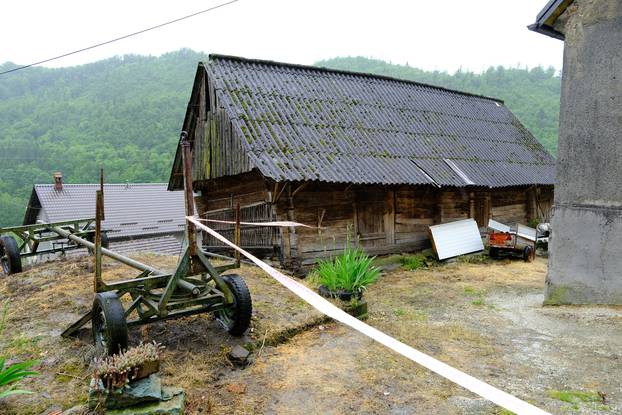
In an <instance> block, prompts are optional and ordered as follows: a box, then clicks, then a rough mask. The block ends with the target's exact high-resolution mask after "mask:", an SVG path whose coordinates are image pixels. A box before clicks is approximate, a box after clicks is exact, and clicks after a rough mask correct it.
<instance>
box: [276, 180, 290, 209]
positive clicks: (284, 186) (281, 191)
mask: <svg viewBox="0 0 622 415" xmlns="http://www.w3.org/2000/svg"><path fill="white" fill-rule="evenodd" d="M288 184H289V183H284V184H283V187H282V188H281V190H280V191H279V193H275V195H276V197H275V198H274V202H273V203H275V204H276V203H278V201H279V199H280V198H281V195H282V194H283V190H285V188H286V187H287V185H288Z"/></svg>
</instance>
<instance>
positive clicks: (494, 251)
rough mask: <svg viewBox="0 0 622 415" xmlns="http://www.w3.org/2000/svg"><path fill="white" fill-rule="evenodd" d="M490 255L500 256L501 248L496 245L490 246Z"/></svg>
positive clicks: (493, 256)
mask: <svg viewBox="0 0 622 415" xmlns="http://www.w3.org/2000/svg"><path fill="white" fill-rule="evenodd" d="M488 256H489V257H491V258H499V248H495V247H491V248H489V249H488Z"/></svg>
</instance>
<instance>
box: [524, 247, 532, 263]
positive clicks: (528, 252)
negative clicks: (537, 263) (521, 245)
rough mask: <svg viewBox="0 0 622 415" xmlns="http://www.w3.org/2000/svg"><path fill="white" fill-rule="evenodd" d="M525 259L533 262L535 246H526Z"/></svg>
mask: <svg viewBox="0 0 622 415" xmlns="http://www.w3.org/2000/svg"><path fill="white" fill-rule="evenodd" d="M523 261H525V262H532V261H533V248H532V247H530V246H526V247H525V249H523Z"/></svg>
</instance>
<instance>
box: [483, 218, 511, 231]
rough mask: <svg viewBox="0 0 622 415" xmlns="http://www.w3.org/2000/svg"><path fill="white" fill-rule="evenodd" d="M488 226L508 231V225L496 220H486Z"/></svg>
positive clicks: (496, 229)
mask: <svg viewBox="0 0 622 415" xmlns="http://www.w3.org/2000/svg"><path fill="white" fill-rule="evenodd" d="M488 227H489V228H490V229H492V230H495V231H497V232H510V227H509V226H508V225H506V224H504V223H501V222H497V221H496V220H494V219H489V220H488Z"/></svg>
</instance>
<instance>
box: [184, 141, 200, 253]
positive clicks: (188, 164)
mask: <svg viewBox="0 0 622 415" xmlns="http://www.w3.org/2000/svg"><path fill="white" fill-rule="evenodd" d="M181 149H182V151H181V155H182V161H183V167H184V192H185V202H186V216H194V192H193V188H192V150H191V149H190V140H189V138H188V133H187V132H185V131H182V132H181ZM196 232H197V230H196V227H195V226H194V224H193V223H192V222H190V221H186V237H187V238H188V248H189V250H190V257H191V258H192V257H194V256H196V254H197V235H196Z"/></svg>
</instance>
